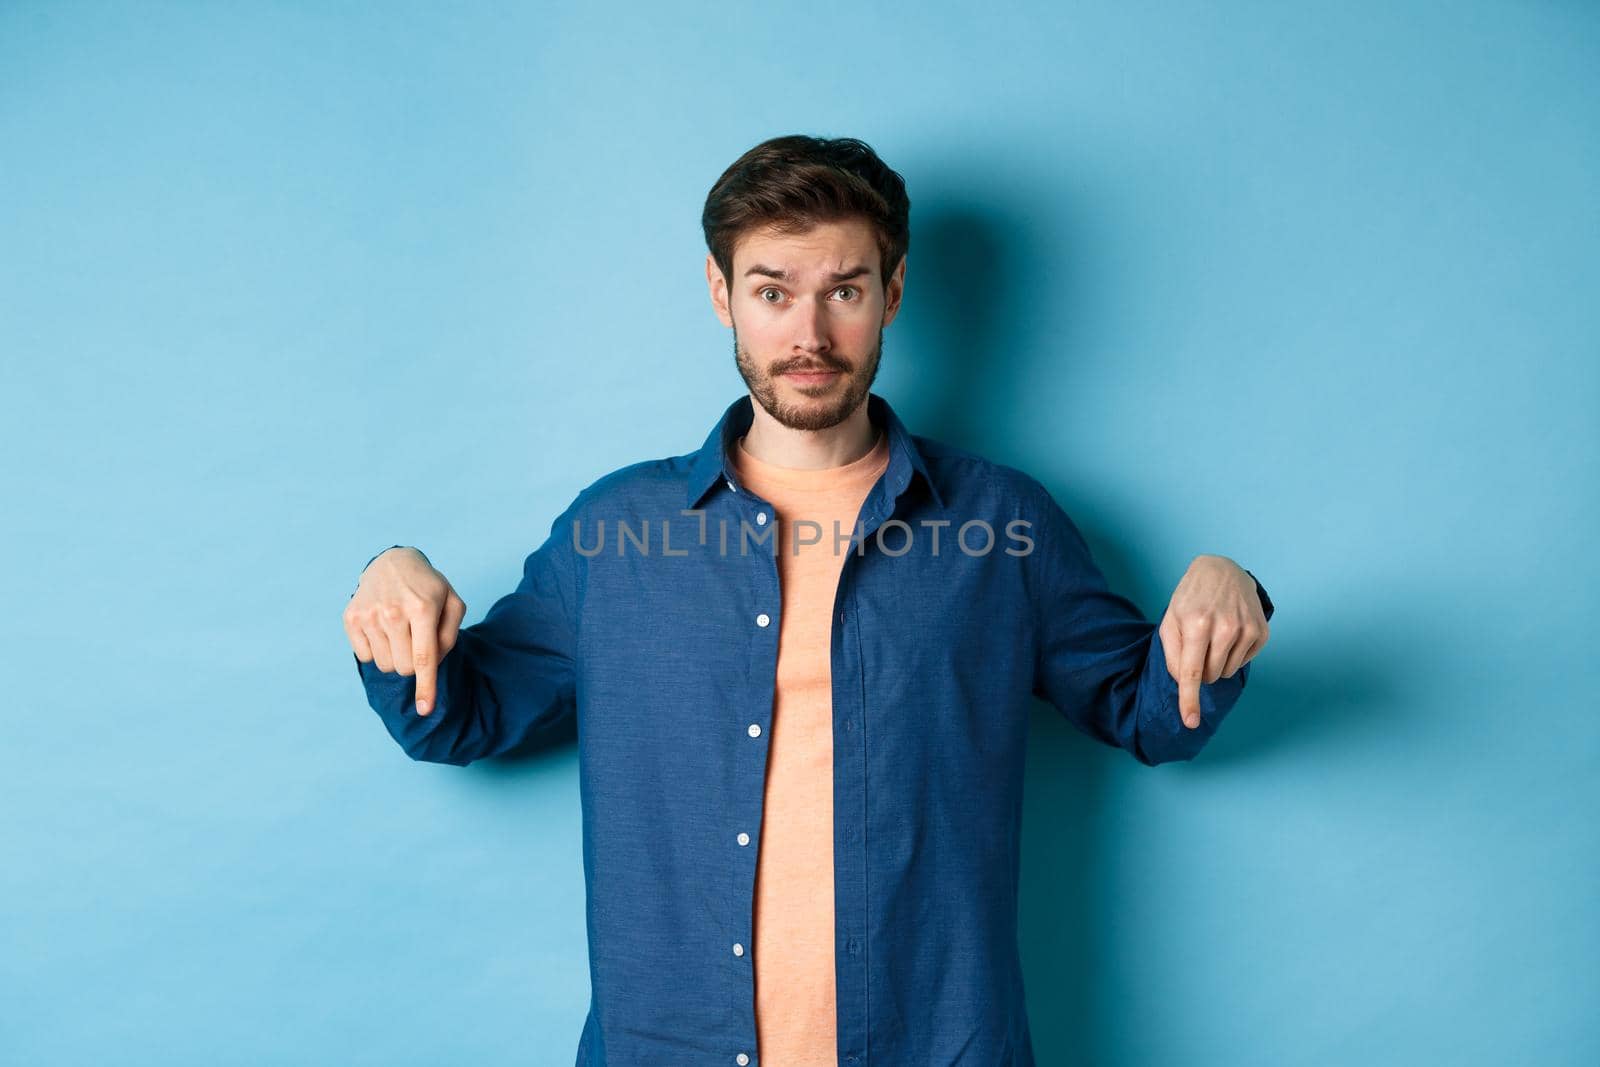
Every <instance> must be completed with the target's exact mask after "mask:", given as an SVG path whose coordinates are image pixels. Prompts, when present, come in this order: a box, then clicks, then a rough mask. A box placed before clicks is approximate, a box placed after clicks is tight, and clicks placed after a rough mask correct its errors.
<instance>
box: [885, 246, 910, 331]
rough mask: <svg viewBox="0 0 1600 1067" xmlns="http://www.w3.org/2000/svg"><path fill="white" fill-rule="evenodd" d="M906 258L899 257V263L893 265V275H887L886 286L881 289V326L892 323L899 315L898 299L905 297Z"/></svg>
mask: <svg viewBox="0 0 1600 1067" xmlns="http://www.w3.org/2000/svg"><path fill="white" fill-rule="evenodd" d="M906 259H907V257H906V256H901V257H900V262H899V263H897V264H895V268H894V273H892V274H890V275H889V281H888V284H886V285H885V286H884V287H883V324H884V325H885V326H887V325H889V323H891V322H893V321H894V317H895V316H896V315H898V314H899V313H900V298H901V297H902V296H904V295H905V288H906Z"/></svg>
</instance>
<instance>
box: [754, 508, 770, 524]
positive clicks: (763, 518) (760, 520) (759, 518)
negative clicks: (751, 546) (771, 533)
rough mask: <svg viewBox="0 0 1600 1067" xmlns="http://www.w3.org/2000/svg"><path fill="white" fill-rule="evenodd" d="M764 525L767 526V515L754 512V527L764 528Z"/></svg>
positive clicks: (762, 512) (761, 512)
mask: <svg viewBox="0 0 1600 1067" xmlns="http://www.w3.org/2000/svg"><path fill="white" fill-rule="evenodd" d="M766 524H767V513H766V512H765V511H758V512H756V525H757V526H765V525H766Z"/></svg>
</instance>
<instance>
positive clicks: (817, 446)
mask: <svg viewBox="0 0 1600 1067" xmlns="http://www.w3.org/2000/svg"><path fill="white" fill-rule="evenodd" d="M751 402H752V404H753V405H754V412H753V417H752V419H751V422H750V429H749V430H747V431H746V432H745V435H744V437H743V439H742V441H743V447H744V450H745V451H746V452H748V453H750V454H751V455H752V456H754V457H756V459H759V460H761V461H762V462H763V463H770V464H772V465H773V466H775V467H793V468H796V469H798V470H821V469H824V468H827V467H842V466H844V465H845V464H846V463H854V462H855V461H856V460H858V459H860V458H861V457H862V456H864V455H866V454H867V453H868V452H870V451H871V450H872V446H873V444H874V443H875V442H876V441H877V434H878V430H877V427H875V426H873V425H872V420H871V419H870V418H868V417H867V401H866V398H865V397H863V398H862V400H861V403H859V404H857V405H856V409H855V410H854V411H852V412H851V413H850V414H849V415H848V416H847V417H846V418H845V420H844V421H843V422H841V423H839V424H838V425H835V426H829V427H828V428H827V429H825V430H795V429H791V428H790V427H788V426H785V425H783V423H781V422H779V421H778V420H777V419H775V418H773V417H772V416H771V415H770V414H768V412H767V409H766V408H764V407H762V406H761V404H760V403H759V402H757V401H756V400H755V398H754V397H752V398H751Z"/></svg>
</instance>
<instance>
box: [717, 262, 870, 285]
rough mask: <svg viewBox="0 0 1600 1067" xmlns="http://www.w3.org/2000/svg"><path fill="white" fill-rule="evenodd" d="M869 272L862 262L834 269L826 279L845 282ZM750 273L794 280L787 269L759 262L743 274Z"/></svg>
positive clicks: (780, 279) (782, 280)
mask: <svg viewBox="0 0 1600 1067" xmlns="http://www.w3.org/2000/svg"><path fill="white" fill-rule="evenodd" d="M871 273H872V268H871V267H868V266H867V265H866V264H862V265H861V266H858V267H851V268H850V269H849V270H841V271H835V272H834V273H832V274H830V275H828V280H829V281H835V282H846V281H849V280H850V279H851V278H859V277H861V276H862V275H863V274H871ZM752 274H761V275H765V276H766V277H768V278H776V279H778V280H779V281H780V282H787V281H793V280H794V279H793V278H791V277H790V276H789V272H788V271H784V270H779V269H778V268H777V267H763V266H762V265H761V264H759V263H757V264H756V265H755V266H753V267H751V268H750V269H749V270H747V271H745V272H744V276H745V277H746V278H748V277H750V275H752Z"/></svg>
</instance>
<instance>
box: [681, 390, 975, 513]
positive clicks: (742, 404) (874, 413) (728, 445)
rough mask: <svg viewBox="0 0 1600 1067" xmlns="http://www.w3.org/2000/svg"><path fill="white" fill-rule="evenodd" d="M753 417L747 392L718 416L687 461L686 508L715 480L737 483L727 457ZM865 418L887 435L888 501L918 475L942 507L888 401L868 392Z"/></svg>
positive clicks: (923, 464)
mask: <svg viewBox="0 0 1600 1067" xmlns="http://www.w3.org/2000/svg"><path fill="white" fill-rule="evenodd" d="M754 418H755V405H754V401H752V400H751V397H750V394H749V393H745V394H744V395H743V396H741V397H740V398H739V399H737V400H735V401H734V402H733V403H731V404H729V405H728V408H727V410H726V411H724V412H723V413H722V418H720V419H718V420H717V424H716V425H715V426H714V427H712V428H711V432H710V433H709V434H707V435H706V440H705V443H704V444H703V445H701V446H700V448H699V450H698V451H696V452H695V453H694V455H693V457H692V458H691V460H690V462H689V489H688V503H687V504H686V507H688V508H694V507H696V506H697V505H698V504H699V503H700V501H701V500H702V499H703V498H704V497H705V495H706V492H707V491H708V490H709V489H710V488H711V487H712V486H713V485H715V484H716V482H717V479H719V478H721V479H724V480H726V481H727V482H728V483H729V484H730V485H732V486H737V485H738V484H739V479H738V478H737V477H735V476H734V471H733V464H732V462H731V461H730V460H729V459H728V456H729V455H730V454H731V453H732V450H733V449H734V448H735V447H737V445H736V442H737V441H738V440H739V438H740V437H742V436H743V435H744V433H745V431H747V430H748V429H750V423H751V422H752V420H753V419H754ZM867 418H868V419H870V420H871V421H872V424H873V425H874V426H877V427H880V428H882V429H884V430H885V431H886V432H887V433H888V435H889V466H888V468H887V469H886V470H885V471H884V482H885V485H886V486H887V487H888V492H889V494H890V499H891V500H893V499H898V498H899V496H900V494H901V493H903V492H905V489H906V486H907V485H909V484H910V483H911V476H912V475H913V474H920V475H921V476H922V481H923V484H924V485H926V486H927V487H928V491H929V492H930V493H931V494H932V495H933V501H934V504H935V505H937V506H938V507H941V508H942V507H944V500H943V498H942V497H940V495H939V488H938V486H936V485H934V484H933V478H932V476H931V475H929V473H928V465H927V463H926V462H925V460H924V459H923V456H922V452H921V450H919V449H918V448H917V443H916V441H915V440H913V439H912V436H911V433H910V431H908V430H907V429H906V428H905V425H904V424H903V423H901V421H900V419H899V417H898V416H897V415H895V413H894V409H893V408H891V407H890V406H889V402H888V401H887V400H885V399H883V397H881V396H879V395H878V394H877V393H868V394H867Z"/></svg>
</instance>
